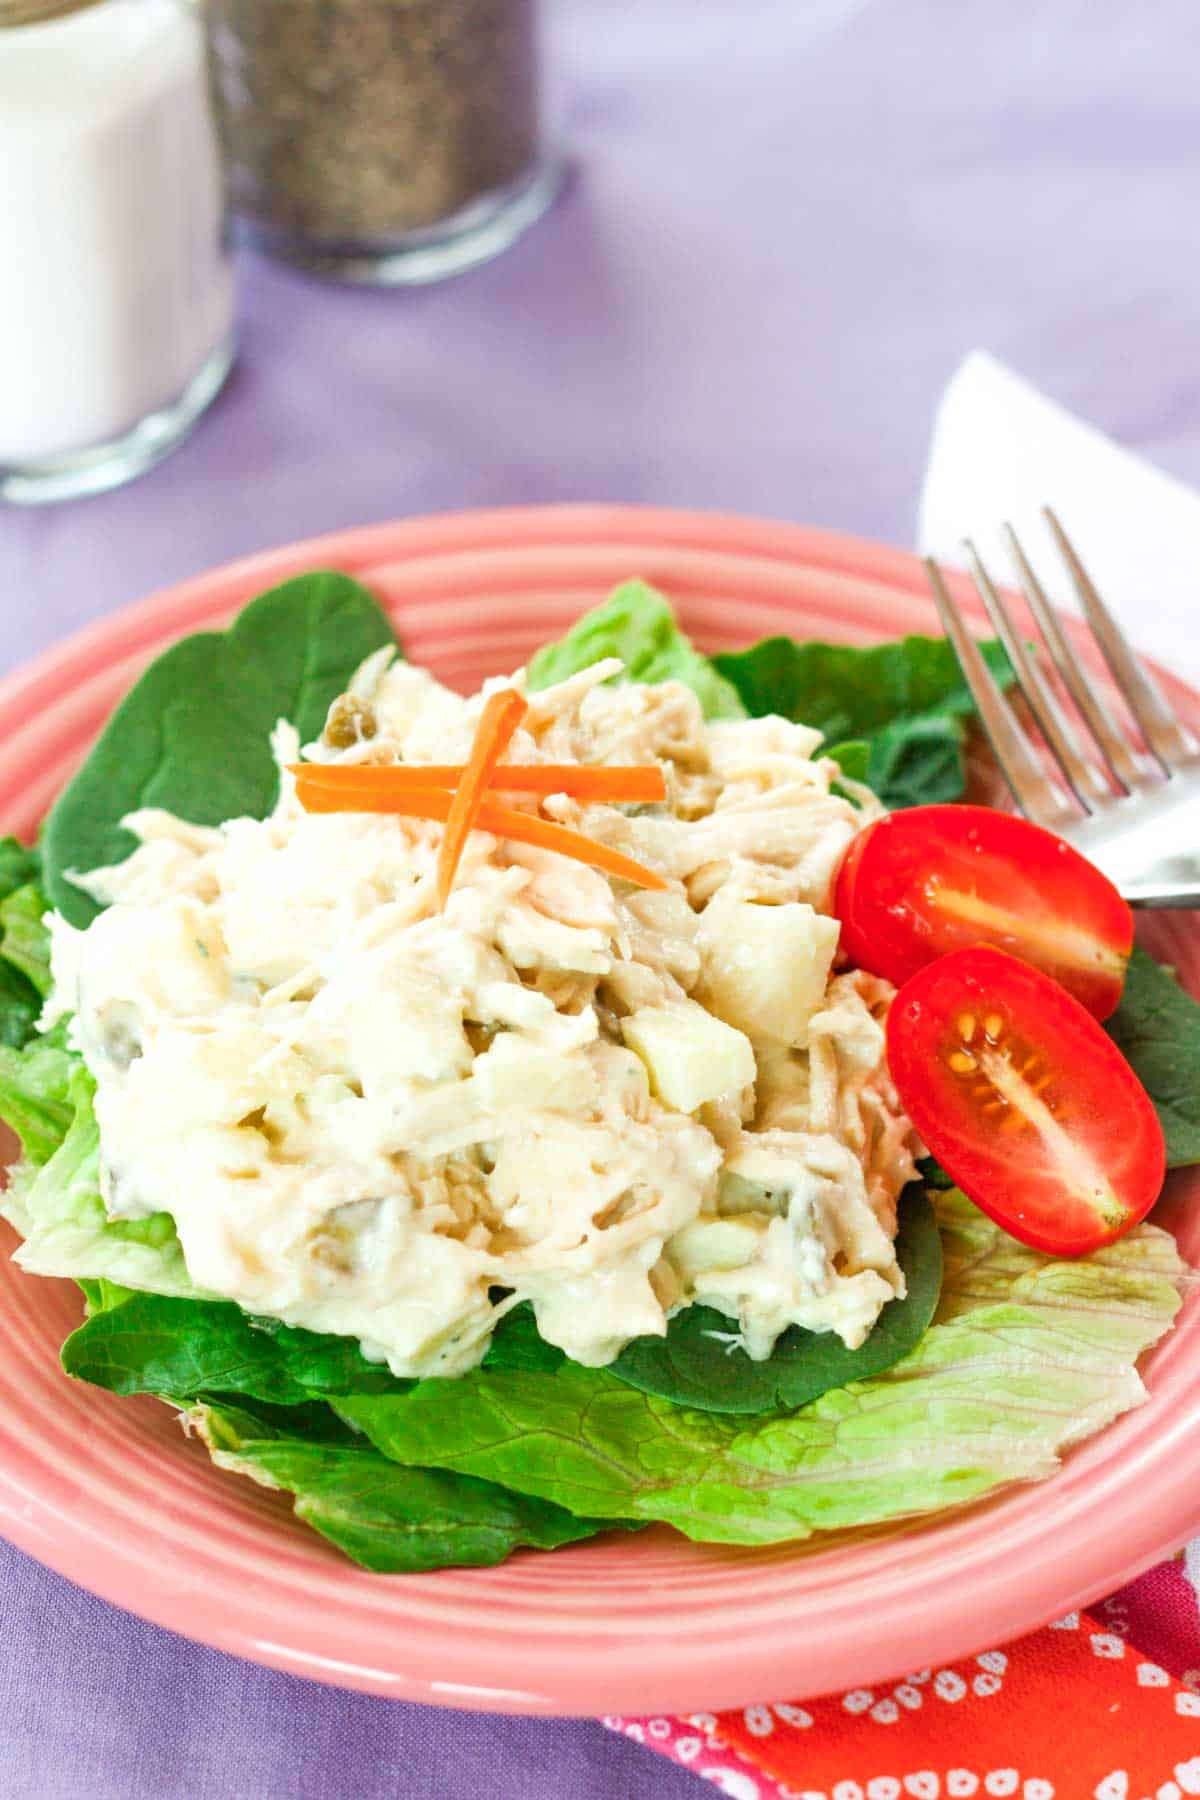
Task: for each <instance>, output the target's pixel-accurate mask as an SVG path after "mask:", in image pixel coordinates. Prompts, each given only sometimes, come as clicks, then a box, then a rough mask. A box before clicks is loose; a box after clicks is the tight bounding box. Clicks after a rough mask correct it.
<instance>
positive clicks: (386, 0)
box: [204, 0, 539, 252]
mask: <svg viewBox="0 0 1200 1800" xmlns="http://www.w3.org/2000/svg"><path fill="white" fill-rule="evenodd" d="M204 10H205V14H206V17H207V21H208V25H209V44H210V57H211V67H212V73H213V81H214V87H215V92H216V100H217V111H218V116H219V119H220V122H221V130H222V136H223V140H224V144H225V149H226V154H227V158H228V164H229V171H230V185H231V199H232V202H233V205H234V208H235V209H236V211H237V212H238V213H239V214H240V215H241V216H242V217H243V218H245V219H247V220H249V221H250V222H251V223H252V225H254V226H257V227H260V228H262V230H263V232H264V234H265V239H266V241H267V243H268V245H269V244H270V238H271V234H275V235H277V236H278V237H280V238H282V239H284V240H292V241H305V242H307V243H309V244H311V245H312V246H314V247H315V248H317V249H323V250H328V251H333V252H336V251H338V250H339V249H343V248H344V249H346V250H347V251H348V252H353V251H360V250H375V251H386V250H387V249H389V248H390V247H393V246H398V245H399V244H401V242H402V241H403V240H405V239H408V240H410V241H411V237H412V234H413V233H417V234H422V233H425V232H430V233H432V232H434V231H435V229H436V228H437V227H438V226H439V225H441V224H442V223H443V222H444V221H446V220H447V219H451V218H453V217H454V216H455V215H460V214H463V213H464V211H465V210H466V209H470V208H471V207H472V206H473V205H475V204H476V203H479V202H481V201H483V200H484V199H485V198H486V197H487V196H488V195H490V194H492V193H494V192H495V191H497V190H503V189H505V188H508V187H510V186H511V185H512V184H514V183H518V182H520V181H521V180H522V178H523V177H524V176H526V175H527V174H528V173H529V172H530V171H531V169H532V168H533V167H534V165H535V164H536V161H537V157H538V151H539V117H538V58H537V29H536V27H537V20H536V0H204Z"/></svg>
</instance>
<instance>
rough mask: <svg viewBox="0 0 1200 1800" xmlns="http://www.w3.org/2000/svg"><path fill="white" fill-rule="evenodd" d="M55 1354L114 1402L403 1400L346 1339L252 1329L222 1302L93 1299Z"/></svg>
mask: <svg viewBox="0 0 1200 1800" xmlns="http://www.w3.org/2000/svg"><path fill="white" fill-rule="evenodd" d="M101 1298H102V1301H103V1302H104V1304H103V1310H99V1309H98V1310H96V1311H94V1312H93V1313H92V1314H91V1316H89V1318H88V1319H87V1321H86V1322H85V1323H84V1324H83V1325H81V1326H80V1327H79V1329H78V1330H77V1331H73V1332H72V1333H71V1336H70V1337H69V1338H68V1339H67V1341H66V1343H65V1344H64V1345H63V1347H62V1365H63V1368H64V1369H65V1370H66V1372H67V1374H68V1375H73V1376H75V1377H76V1378H77V1379H78V1380H81V1381H90V1382H91V1383H92V1384H93V1386H95V1387H103V1388H108V1389H109V1390H110V1392H112V1393H114V1394H160V1395H169V1396H171V1397H172V1398H173V1399H176V1400H191V1399H195V1398H197V1397H198V1396H200V1395H205V1394H209V1395H211V1394H240V1395H247V1396H249V1397H251V1398H252V1399H256V1400H269V1401H272V1402H274V1403H275V1404H277V1405H283V1406H296V1405H301V1404H303V1403H304V1402H305V1401H307V1400H309V1399H311V1398H312V1397H313V1396H314V1395H323V1394H378V1393H403V1392H405V1390H406V1389H407V1388H410V1387H411V1386H412V1385H413V1384H412V1382H410V1381H400V1380H398V1379H397V1377H396V1376H394V1375H393V1374H392V1372H391V1370H390V1369H389V1368H388V1367H387V1365H386V1363H372V1362H368V1361H367V1359H366V1357H365V1356H364V1355H363V1353H362V1351H361V1349H360V1348H359V1345H358V1342H357V1340H356V1339H354V1338H346V1337H335V1336H333V1335H332V1334H331V1333H327V1332H318V1331H305V1330H303V1329H301V1328H299V1327H296V1326H289V1325H282V1324H280V1322H279V1320H278V1319H258V1318H253V1317H251V1316H250V1315H248V1314H247V1313H244V1312H243V1311H242V1310H241V1308H240V1307H238V1306H235V1305H234V1304H233V1303H232V1302H231V1301H228V1300H185V1299H180V1298H177V1297H174V1296H170V1295H164V1294H145V1293H143V1294H133V1295H131V1296H129V1297H127V1298H125V1299H123V1300H122V1301H121V1303H120V1304H117V1305H113V1304H112V1302H111V1300H106V1299H105V1298H104V1297H103V1296H102V1297H101Z"/></svg>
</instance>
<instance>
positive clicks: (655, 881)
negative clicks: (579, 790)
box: [296, 769, 670, 889]
mask: <svg viewBox="0 0 1200 1800" xmlns="http://www.w3.org/2000/svg"><path fill="white" fill-rule="evenodd" d="M296 794H297V797H298V799H299V801H300V804H301V806H303V808H304V810H305V811H306V812H311V813H339V812H365V813H392V814H395V815H396V816H397V817H400V818H407V819H431V820H433V821H435V822H437V821H439V820H440V821H442V822H443V823H445V824H446V828H447V832H448V831H449V818H450V813H451V810H452V808H453V806H454V804H455V801H456V800H457V795H455V794H451V793H450V792H449V790H448V789H446V788H427V789H426V790H425V791H424V792H421V791H420V790H418V789H412V790H410V791H409V792H407V793H397V792H394V791H393V792H391V793H383V792H379V791H377V792H374V793H371V792H368V791H367V790H365V789H359V790H357V791H352V790H351V789H349V788H346V789H344V790H343V789H340V788H335V787H332V786H328V785H322V784H321V783H319V782H315V781H310V780H309V779H308V771H307V769H306V770H305V771H304V773H303V774H302V775H300V776H299V777H298V778H297V781H296ZM473 823H474V825H475V826H477V827H478V829H479V830H480V831H490V832H491V833H492V835H493V837H499V838H508V839H510V840H511V841H512V842H513V843H519V844H532V845H533V846H534V847H535V848H537V849H541V850H553V851H555V852H556V853H557V854H558V855H559V856H569V857H570V858H571V859H572V860H573V861H574V862H581V863H585V864H587V865H588V867H589V868H593V869H602V870H603V871H604V873H605V874H607V875H618V876H620V877H621V879H622V880H623V881H631V882H633V883H634V884H635V885H636V886H637V887H644V888H660V889H661V888H665V887H668V886H669V885H670V884H669V882H668V881H667V880H666V878H665V877H664V876H662V875H660V874H659V873H658V872H657V870H655V869H648V868H646V866H645V865H644V864H643V863H639V862H635V861H634V860H633V858H632V857H630V856H625V855H624V854H623V853H622V852H621V851H620V850H613V849H611V848H610V847H609V845H607V844H600V843H597V842H596V840H595V839H594V838H589V837H585V836H584V834H583V832H581V831H572V830H571V829H570V827H569V826H566V825H555V824H553V823H552V822H551V821H550V820H549V819H542V818H539V817H538V815H537V814H536V813H527V812H521V811H519V810H518V808H517V807H515V806H502V805H500V803H499V802H498V801H495V800H481V801H480V803H479V806H478V809H477V811H476V814H475V818H474V821H473Z"/></svg>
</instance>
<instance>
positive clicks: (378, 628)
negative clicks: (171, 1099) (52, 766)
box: [42, 570, 394, 926]
mask: <svg viewBox="0 0 1200 1800" xmlns="http://www.w3.org/2000/svg"><path fill="white" fill-rule="evenodd" d="M393 642H394V639H393V637H392V631H391V627H390V626H389V624H388V621H387V619H386V618H385V617H384V615H383V613H382V612H381V611H380V609H379V607H378V605H377V604H376V602H375V601H374V600H373V599H372V597H371V595H370V594H369V593H368V592H367V591H366V589H365V588H363V587H360V586H359V584H358V582H356V581H353V580H351V578H350V577H349V576H348V575H341V574H337V573H335V572H333V571H328V570H326V571H318V572H315V573H313V574H311V575H299V576H297V577H296V578H295V579H294V580H292V581H286V582H284V583H283V585H282V586H281V587H277V588H272V589H271V590H270V592H269V593H266V594H260V595H259V597H258V599H257V600H252V601H251V602H250V605H249V606H247V607H246V609H245V610H244V611H243V612H242V613H241V614H239V616H238V618H237V619H235V621H234V623H233V624H232V626H231V627H230V628H229V630H228V631H227V632H224V633H221V632H202V633H199V634H198V635H196V636H194V637H189V638H185V639H184V640H183V642H182V643H179V644H175V645H174V646H173V647H172V648H171V649H170V650H167V651H165V652H164V654H163V655H162V656H160V657H159V658H158V659H157V661H156V662H154V663H152V664H151V666H150V667H149V668H148V669H147V670H146V673H145V674H144V675H143V676H142V678H141V680H140V681H139V682H138V683H137V685H136V686H135V687H134V688H133V690H132V691H131V692H130V693H129V694H127V695H126V697H125V699H124V700H123V701H122V702H121V704H120V706H119V707H118V708H117V710H116V712H115V713H114V714H113V716H112V718H111V719H110V720H109V722H108V724H107V725H106V726H105V728H104V731H103V733H102V734H101V736H100V739H99V741H98V742H97V744H96V745H95V747H94V749H93V750H92V753H91V755H90V756H89V757H88V759H87V761H86V762H85V763H84V765H83V767H82V769H80V771H79V773H78V774H77V775H76V776H75V778H74V780H73V781H72V782H71V783H70V785H69V786H68V787H67V788H66V789H65V791H64V792H63V793H62V794H61V795H60V796H59V799H58V801H57V802H56V804H55V806H54V809H53V811H52V812H51V814H50V817H49V819H48V820H47V822H46V827H45V832H44V834H43V839H42V850H43V855H44V858H45V883H46V893H47V895H48V896H49V899H50V902H51V904H52V905H53V906H55V907H57V909H58V911H59V912H61V913H62V914H63V916H64V917H65V918H66V919H68V920H69V921H70V922H71V924H73V925H79V926H84V925H87V924H89V923H90V921H91V920H92V919H93V918H94V917H95V915H96V913H97V912H98V911H99V910H100V909H99V907H98V906H97V904H96V902H95V901H93V900H92V899H91V898H90V897H89V896H88V895H87V894H85V893H84V892H83V891H82V890H81V889H80V888H77V887H76V886H75V885H74V883H73V882H72V881H71V879H70V874H71V871H72V870H77V871H84V872H86V871H87V870H89V869H95V868H99V867H101V866H103V865H105V864H109V863H117V862H121V861H122V860H123V859H124V858H125V857H126V856H128V855H129V853H130V852H131V850H133V848H134V839H133V837H132V836H131V834H130V833H129V832H128V831H126V830H125V829H124V828H123V826H122V824H121V820H122V819H123V818H124V817H125V815H126V814H127V813H130V812H133V811H135V810H136V809H137V808H138V807H142V806H161V807H166V808H167V809H168V810H169V811H171V812H174V813H178V814H179V815H180V816H181V817H183V818H185V819H190V820H192V821H194V822H195V823H196V824H200V825H219V824H220V823H222V821H223V820H225V819H236V818H240V817H243V816H250V817H253V818H262V817H263V816H264V815H265V814H266V813H268V812H269V811H270V809H271V807H272V806H273V805H274V802H275V796H276V793H277V791H278V773H277V770H276V767H275V763H274V759H273V758H272V755H271V748H270V742H269V738H270V733H271V731H272V729H273V728H274V726H275V724H276V722H277V721H278V720H279V719H288V720H290V721H291V723H292V724H293V725H295V727H296V729H297V730H298V731H299V733H300V736H301V739H302V740H303V739H310V738H313V737H316V736H317V734H318V733H319V732H320V731H321V729H322V727H323V725H324V723H325V715H326V713H327V711H328V709H329V705H330V703H331V702H332V701H333V700H334V699H336V697H337V696H338V694H340V693H342V692H343V691H344V689H345V687H346V684H347V683H348V681H349V680H350V677H351V676H352V675H353V673H354V671H355V669H356V668H357V667H358V665H359V663H360V662H362V661H363V659H364V657H367V656H369V655H370V654H371V652H372V651H373V650H378V649H380V648H382V646H383V645H385V644H392V643H393Z"/></svg>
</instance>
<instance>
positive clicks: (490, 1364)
mask: <svg viewBox="0 0 1200 1800" xmlns="http://www.w3.org/2000/svg"><path fill="white" fill-rule="evenodd" d="M566 1360H567V1358H566V1352H565V1351H562V1350H560V1349H559V1348H558V1345H557V1344H548V1343H547V1342H546V1340H545V1338H544V1337H542V1336H541V1334H540V1332H539V1331H538V1328H537V1319H536V1318H535V1317H534V1312H533V1307H532V1306H531V1305H530V1304H529V1301H528V1300H525V1301H523V1302H522V1304H521V1305H520V1306H514V1307H513V1309H512V1311H511V1312H509V1313H505V1315H504V1317H503V1318H502V1319H501V1321H500V1323H499V1324H498V1325H497V1327H496V1329H495V1331H493V1333H492V1339H491V1342H490V1343H489V1345H488V1347H487V1349H486V1350H485V1351H484V1353H483V1362H482V1364H481V1365H480V1366H481V1367H482V1368H485V1369H541V1370H546V1369H558V1368H561V1367H562V1365H563V1363H565V1362H566Z"/></svg>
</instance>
